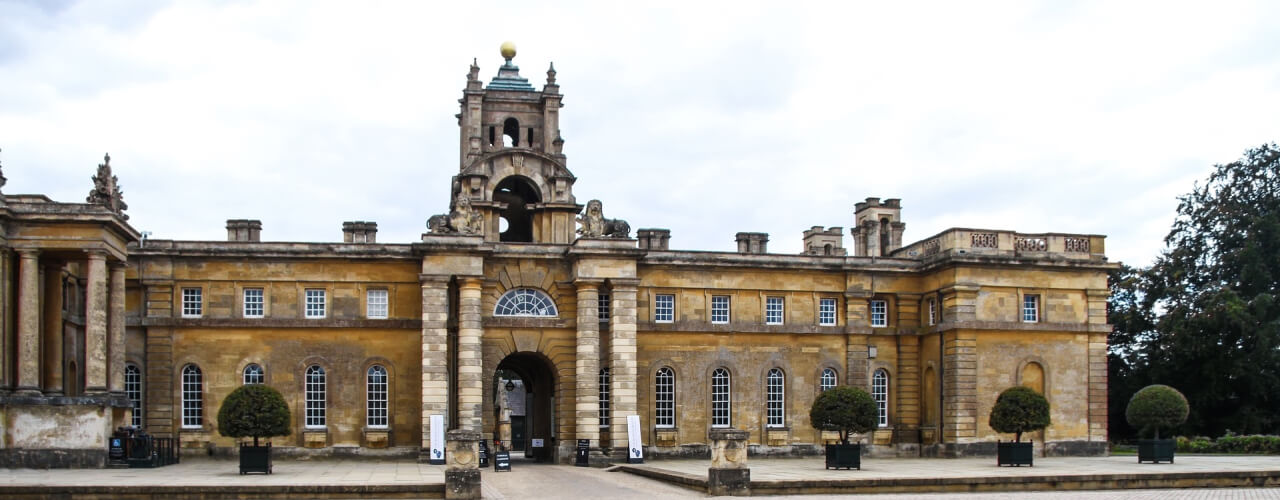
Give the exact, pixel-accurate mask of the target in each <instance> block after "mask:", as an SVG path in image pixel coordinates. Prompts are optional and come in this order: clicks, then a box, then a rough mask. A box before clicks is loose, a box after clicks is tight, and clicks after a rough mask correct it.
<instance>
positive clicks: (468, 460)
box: [444, 429, 481, 499]
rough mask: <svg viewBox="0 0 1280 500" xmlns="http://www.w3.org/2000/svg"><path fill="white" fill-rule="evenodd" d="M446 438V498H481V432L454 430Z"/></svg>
mask: <svg viewBox="0 0 1280 500" xmlns="http://www.w3.org/2000/svg"><path fill="white" fill-rule="evenodd" d="M445 436H446V437H445V443H446V444H445V452H444V456H445V460H446V462H445V469H444V497H445V498H457V499H474V498H480V484H481V483H480V432H478V431H466V430H462V429H454V430H451V431H449V432H447V433H446V434H445Z"/></svg>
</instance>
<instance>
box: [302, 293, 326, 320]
mask: <svg viewBox="0 0 1280 500" xmlns="http://www.w3.org/2000/svg"><path fill="white" fill-rule="evenodd" d="M305 293H306V317H308V318H323V317H324V289H323V288H308V289H306V291H305Z"/></svg>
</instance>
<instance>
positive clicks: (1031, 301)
mask: <svg viewBox="0 0 1280 500" xmlns="http://www.w3.org/2000/svg"><path fill="white" fill-rule="evenodd" d="M1022 321H1023V322H1024V323H1035V322H1037V321H1040V296H1039V295H1033V294H1029V293H1028V294H1024V295H1023V296H1022Z"/></svg>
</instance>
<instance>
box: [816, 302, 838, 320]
mask: <svg viewBox="0 0 1280 500" xmlns="http://www.w3.org/2000/svg"><path fill="white" fill-rule="evenodd" d="M818 324H819V325H822V326H835V324H836V299H818Z"/></svg>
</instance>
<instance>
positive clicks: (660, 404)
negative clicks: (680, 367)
mask: <svg viewBox="0 0 1280 500" xmlns="http://www.w3.org/2000/svg"><path fill="white" fill-rule="evenodd" d="M653 401H654V405H655V406H654V410H655V411H654V425H655V426H657V427H675V426H676V372H674V371H672V370H671V368H668V367H665V366H664V367H662V368H659V369H658V373H657V374H656V375H654V390H653Z"/></svg>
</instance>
